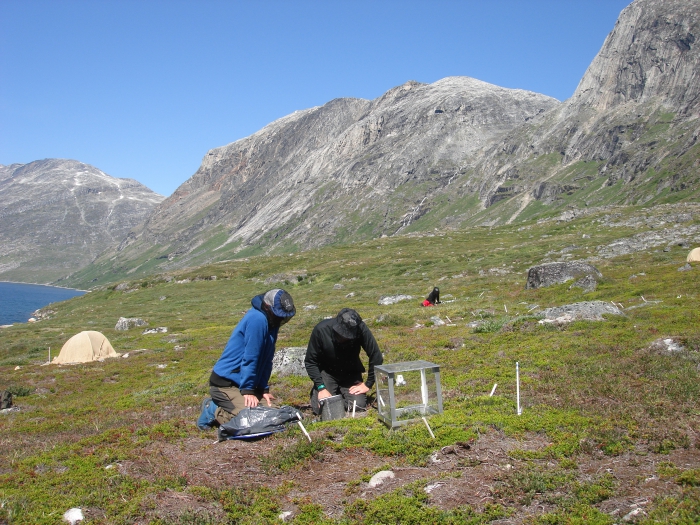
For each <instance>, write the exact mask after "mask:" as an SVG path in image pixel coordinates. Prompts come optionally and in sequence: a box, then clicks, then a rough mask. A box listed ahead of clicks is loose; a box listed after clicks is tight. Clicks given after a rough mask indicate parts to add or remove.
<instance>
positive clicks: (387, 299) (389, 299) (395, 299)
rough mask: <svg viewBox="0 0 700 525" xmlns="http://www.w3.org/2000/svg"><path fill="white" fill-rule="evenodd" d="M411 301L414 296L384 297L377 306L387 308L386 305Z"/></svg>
mask: <svg viewBox="0 0 700 525" xmlns="http://www.w3.org/2000/svg"><path fill="white" fill-rule="evenodd" d="M410 299H413V296H412V295H403V294H399V295H382V296H381V297H380V298H379V301H377V304H380V305H384V306H386V305H390V304H396V303H398V302H401V301H408V300H410Z"/></svg>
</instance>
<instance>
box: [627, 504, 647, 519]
mask: <svg viewBox="0 0 700 525" xmlns="http://www.w3.org/2000/svg"><path fill="white" fill-rule="evenodd" d="M640 515H642V516H645V515H646V513H645V512H644V511H643V510H642V509H641V508H639V507H637V508H636V509H632V510H631V511H630V512H629V513H627V514H626V515H625V517H624V518H622V521H632V520H634V519H635V518H636V517H637V516H640Z"/></svg>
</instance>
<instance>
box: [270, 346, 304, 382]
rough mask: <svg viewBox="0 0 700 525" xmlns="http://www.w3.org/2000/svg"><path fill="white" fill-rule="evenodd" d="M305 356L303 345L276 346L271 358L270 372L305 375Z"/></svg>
mask: <svg viewBox="0 0 700 525" xmlns="http://www.w3.org/2000/svg"><path fill="white" fill-rule="evenodd" d="M305 357H306V347H305V346H289V347H287V348H278V349H277V351H276V352H275V356H274V357H273V358H272V373H273V374H278V375H280V376H287V375H295V376H305V375H307V374H306V367H304V358H305Z"/></svg>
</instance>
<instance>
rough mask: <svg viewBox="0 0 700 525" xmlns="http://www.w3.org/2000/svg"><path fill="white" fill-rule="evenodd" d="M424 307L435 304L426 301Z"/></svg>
mask: <svg viewBox="0 0 700 525" xmlns="http://www.w3.org/2000/svg"><path fill="white" fill-rule="evenodd" d="M423 306H433V303H431V302H430V301H428V300H427V299H426V300H425V301H423Z"/></svg>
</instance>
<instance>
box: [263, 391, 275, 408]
mask: <svg viewBox="0 0 700 525" xmlns="http://www.w3.org/2000/svg"><path fill="white" fill-rule="evenodd" d="M263 399H265V401H267V406H269V407H271V406H272V400H273V399H275V396H273V395H272V394H270V393H269V392H268V393H267V394H263Z"/></svg>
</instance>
